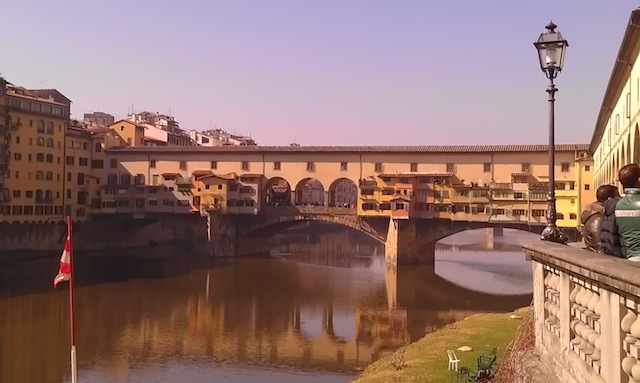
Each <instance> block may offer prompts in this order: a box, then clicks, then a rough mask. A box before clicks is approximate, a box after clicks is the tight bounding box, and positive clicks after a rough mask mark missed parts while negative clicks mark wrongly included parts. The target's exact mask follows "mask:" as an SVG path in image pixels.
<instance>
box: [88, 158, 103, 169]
mask: <svg viewBox="0 0 640 383" xmlns="http://www.w3.org/2000/svg"><path fill="white" fill-rule="evenodd" d="M103 167H104V161H102V160H91V169H102V168H103Z"/></svg>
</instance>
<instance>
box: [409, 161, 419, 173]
mask: <svg viewBox="0 0 640 383" xmlns="http://www.w3.org/2000/svg"><path fill="white" fill-rule="evenodd" d="M411 171H412V172H417V171H418V164H417V163H415V162H414V163H412V164H411Z"/></svg>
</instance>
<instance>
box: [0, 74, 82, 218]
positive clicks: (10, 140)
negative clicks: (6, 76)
mask: <svg viewBox="0 0 640 383" xmlns="http://www.w3.org/2000/svg"><path fill="white" fill-rule="evenodd" d="M6 97H7V98H6V102H7V119H6V120H7V124H6V125H7V127H8V132H7V134H6V136H5V139H6V142H7V144H8V145H9V153H10V156H9V157H8V168H7V170H6V172H5V180H4V191H3V192H4V197H5V198H4V204H3V206H2V213H3V217H2V219H3V221H8V222H25V221H49V220H60V219H62V218H63V206H65V205H66V204H67V202H66V201H67V198H66V194H65V193H64V192H63V191H64V190H65V185H66V182H67V181H66V174H65V144H64V141H65V130H66V127H67V125H68V123H69V115H70V108H71V101H70V100H69V99H68V98H66V97H65V96H64V95H62V94H61V93H60V92H58V91H57V90H51V89H40V90H28V89H25V88H22V87H17V86H6ZM5 158H7V157H5ZM6 197H8V198H6Z"/></svg>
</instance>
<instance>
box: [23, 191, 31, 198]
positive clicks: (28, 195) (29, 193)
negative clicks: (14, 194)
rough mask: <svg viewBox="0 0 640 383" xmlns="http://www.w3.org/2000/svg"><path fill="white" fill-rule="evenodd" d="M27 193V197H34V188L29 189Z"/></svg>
mask: <svg viewBox="0 0 640 383" xmlns="http://www.w3.org/2000/svg"><path fill="white" fill-rule="evenodd" d="M25 194H26V195H27V198H33V190H27V192H26V193H25Z"/></svg>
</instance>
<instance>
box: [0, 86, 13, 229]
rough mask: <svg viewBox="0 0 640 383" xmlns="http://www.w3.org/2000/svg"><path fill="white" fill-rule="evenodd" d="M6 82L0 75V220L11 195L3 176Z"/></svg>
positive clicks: (5, 140) (5, 163)
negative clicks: (6, 189) (7, 190)
mask: <svg viewBox="0 0 640 383" xmlns="http://www.w3.org/2000/svg"><path fill="white" fill-rule="evenodd" d="M6 87H7V82H6V81H5V79H4V78H2V77H0V222H2V216H3V212H4V208H3V206H4V204H6V203H10V202H11V196H10V195H9V194H8V193H7V194H6V195H5V191H4V190H5V189H4V178H5V173H6V171H7V168H8V166H9V156H10V155H11V153H9V152H8V150H9V148H8V146H7V138H6V136H7V133H8V128H7V125H6V124H7V108H6V105H7V92H6Z"/></svg>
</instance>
